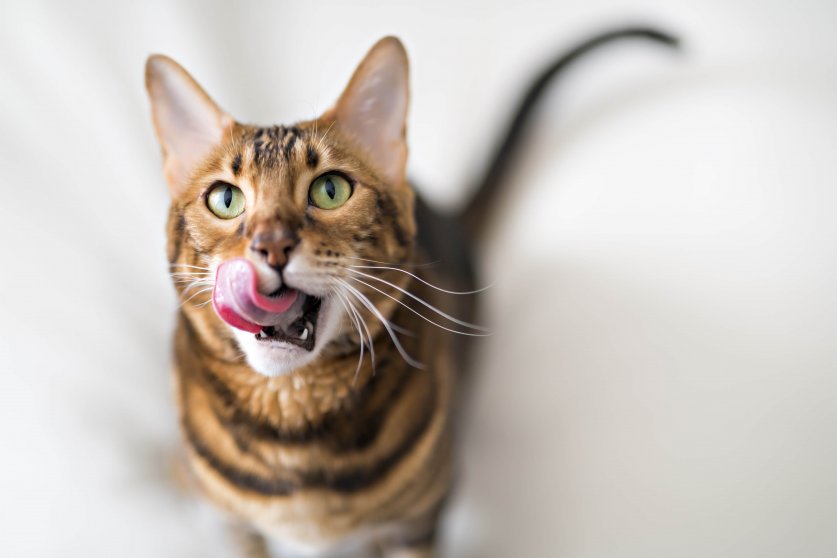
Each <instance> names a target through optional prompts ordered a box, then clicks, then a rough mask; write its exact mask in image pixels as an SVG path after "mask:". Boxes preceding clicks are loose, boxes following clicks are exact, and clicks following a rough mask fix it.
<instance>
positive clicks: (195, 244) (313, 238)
mask: <svg viewBox="0 0 837 558" xmlns="http://www.w3.org/2000/svg"><path fill="white" fill-rule="evenodd" d="M324 171H340V172H341V173H344V174H345V175H347V176H350V177H351V178H352V180H353V181H354V182H355V183H356V184H358V185H362V187H357V188H356V190H355V192H354V194H353V198H357V199H354V201H353V203H354V204H355V205H354V206H353V210H352V211H345V212H338V211H335V212H333V213H329V214H325V215H323V213H322V212H320V214H319V215H316V214H315V212H311V211H308V206H307V189H308V185H309V184H310V183H311V181H312V180H313V179H314V178H316V177H317V176H319V175H320V174H322V173H323V172H324ZM217 181H224V182H228V183H231V184H235V185H237V186H239V187H240V188H242V190H244V191H245V192H247V193H248V195H249V196H251V197H252V198H253V199H256V200H258V201H257V204H256V205H255V207H253V209H252V210H248V212H249V214H247V215H246V217H245V218H244V219H243V220H242V221H241V222H240V224H238V225H234V224H232V223H229V224H228V223H225V222H219V220H218V219H216V218H215V217H213V216H212V215H211V214H209V212H208V211H207V210H206V207H205V206H204V204H203V202H202V197H201V195H202V192H203V191H204V190H205V189H206V188H207V185H210V184H214V183H215V182H217ZM413 203H414V200H413V193H412V190H411V189H410V187H409V186H408V185H407V184H406V183H401V184H389V183H385V182H384V181H383V180H381V179H380V178H379V177H378V175H377V173H376V171H375V170H374V167H373V165H371V164H369V162H368V161H367V160H366V155H365V153H364V152H362V151H359V150H358V149H357V148H356V147H355V146H354V143H353V141H352V139H351V138H350V137H347V136H345V135H344V134H343V132H342V131H341V130H340V128H339V127H338V126H335V125H334V123H333V121H331V120H329V117H328V116H326V117H324V118H323V119H320V120H318V121H311V122H301V123H298V124H296V125H293V126H273V127H254V126H248V125H242V124H237V123H236V124H234V125H233V126H232V127H231V128H230V130H229V131H228V132H227V134H226V136H225V139H224V142H223V143H222V144H221V145H219V146H218V147H217V149H215V150H214V152H213V153H212V154H211V155H210V156H209V157H208V158H207V159H206V160H205V161H204V162H203V163H202V165H201V166H200V168H199V169H198V170H197V171H196V172H195V173H194V175H193V176H192V178H191V180H190V182H189V184H188V185H187V187H185V188H184V189H183V190H182V191H181V192H180V193H179V195H177V196H176V197H174V198H173V201H172V206H171V210H170V215H169V225H168V256H169V261H170V263H171V264H172V265H173V266H179V267H176V268H175V269H191V268H189V267H183V266H196V267H211V266H212V265H215V264H217V263H219V262H221V261H224V260H226V259H228V258H232V257H236V256H239V255H241V254H242V253H244V251H245V250H246V247H247V245H248V244H249V242H250V239H251V236H252V234H253V230H254V228H255V226H256V224H258V223H263V222H265V221H266V220H271V219H275V220H278V221H281V222H282V223H283V224H284V225H285V226H290V227H291V228H292V230H293V231H294V234H295V235H296V236H297V237H298V238H299V244H298V245H297V247H296V248H295V252H302V253H304V254H305V255H306V257H308V258H309V259H311V260H313V261H315V262H316V266H317V267H318V268H319V269H321V270H322V272H323V273H326V274H335V275H337V276H345V275H347V273H346V272H345V268H347V267H348V266H350V265H355V264H358V263H360V262H361V261H362V260H356V259H354V258H364V259H365V260H374V261H382V262H388V263H393V264H394V265H396V266H407V268H408V269H411V268H410V267H409V266H410V265H411V264H412V263H414V261H415V260H416V259H418V258H420V257H421V256H420V252H419V250H418V249H417V247H416V245H415V230H416V226H415V222H414V217H413V213H414V211H413ZM326 218H327V219H328V220H327V221H326V220H325V219H326ZM417 271H421V270H420V269H419V270H417ZM375 273H376V274H378V275H380V276H381V277H382V278H384V279H386V280H388V281H391V282H392V283H393V284H394V285H397V286H398V287H400V288H403V289H405V290H409V291H410V292H412V293H414V294H415V295H417V296H419V297H421V298H423V299H425V300H428V301H430V302H431V303H434V304H439V303H440V301H439V300H438V297H436V296H435V292H434V291H433V290H431V289H429V288H427V287H426V286H425V285H423V284H422V283H420V282H418V281H415V280H414V279H412V277H410V276H409V275H406V274H403V273H398V272H394V271H389V272H387V271H383V272H378V271H376V272H375ZM422 274H423V275H426V273H424V272H422ZM425 278H428V277H425ZM355 286H356V287H357V288H358V289H360V290H361V291H362V292H363V293H364V294H365V295H366V296H367V297H368V298H369V299H370V300H371V301H372V303H373V304H374V305H375V306H376V307H377V308H379V309H380V311H381V313H382V314H383V315H384V316H385V317H386V318H387V319H388V320H389V321H391V322H393V323H395V324H398V326H400V327H401V328H404V329H405V330H409V331H411V332H412V334H410V335H400V336H399V337H400V339H401V343H402V344H403V348H404V350H405V351H406V352H407V353H408V354H409V355H410V356H411V357H413V358H415V359H416V360H418V361H420V362H421V363H423V364H424V365H425V368H424V369H417V368H415V367H413V366H411V365H409V364H408V363H407V362H406V361H405V360H404V358H402V356H401V355H400V354H399V352H398V351H397V350H396V348H395V346H394V345H393V343H392V341H391V340H390V338H389V336H388V335H387V332H386V330H385V329H384V327H382V325H381V322H380V320H378V319H376V317H375V316H373V315H372V314H371V313H370V312H369V311H365V310H361V311H362V312H363V313H362V318H363V320H364V322H365V323H366V324H367V326H368V328H369V331H370V335H371V337H372V338H373V340H374V341H373V343H374V351H375V362H374V365H373V362H372V359H371V356H370V353H369V349H368V348H367V350H366V352H365V356H364V358H363V360H362V362H361V366H360V368H359V369H358V355H359V351H360V339H359V337H358V335H357V332H356V330H355V329H354V327H353V326H352V322H351V321H349V320H348V319H347V320H346V321H345V322H344V323H343V324H342V326H341V327H342V329H341V332H340V334H339V335H337V336H336V337H335V339H334V341H333V342H332V343H331V344H330V345H329V346H328V347H326V348H325V349H324V350H323V353H322V354H321V355H320V356H319V357H318V358H317V359H316V360H315V361H314V362H312V363H310V364H308V365H306V366H304V367H302V368H300V369H297V370H294V371H293V373H292V374H289V375H284V376H277V377H266V376H263V375H260V374H257V373H255V372H254V371H253V370H252V369H251V368H250V367H249V366H248V364H247V362H246V360H245V359H244V358H243V355H242V354H241V352H240V348H239V347H238V345H237V344H236V340H235V338H234V336H233V335H232V333H231V331H230V329H229V327H228V326H227V325H226V324H224V323H223V322H222V321H221V320H220V319H219V318H218V317H217V315H216V314H215V312H214V310H213V308H212V306H211V305H210V304H208V302H209V300H210V296H211V292H209V291H208V290H207V291H206V292H203V293H200V294H198V295H197V296H194V293H193V291H194V289H191V290H190V289H189V288H188V286H187V285H186V284H185V283H183V282H177V283H176V288H177V289H178V292H179V294H180V296H181V299H182V300H184V301H188V302H186V303H184V304H183V305H182V306H181V309H180V312H179V317H178V325H177V330H176V333H175V363H174V376H175V380H176V382H175V384H176V393H177V396H176V398H177V402H178V406H179V410H180V422H181V428H182V432H183V437H184V440H185V444H186V447H187V450H188V455H189V460H190V463H191V466H192V470H193V472H194V473H195V476H196V478H197V480H198V484H199V486H200V487H201V490H202V491H203V493H204V494H205V495H206V496H207V497H208V498H209V499H210V500H212V501H213V502H214V503H216V504H217V505H218V506H220V507H221V508H222V509H224V510H226V511H227V512H229V513H230V514H231V515H232V516H233V517H235V518H236V520H237V521H239V522H241V523H243V524H245V525H249V526H250V529H255V530H256V531H257V532H260V533H264V534H267V535H270V536H273V537H276V538H278V539H280V540H283V541H289V542H291V543H292V544H293V545H300V546H303V547H314V548H317V547H322V548H327V547H328V546H330V545H339V544H340V543H341V542H342V541H352V540H356V539H358V538H361V539H366V540H368V541H369V542H373V543H375V544H377V545H380V546H381V547H382V548H384V549H388V551H391V552H403V551H404V549H410V551H411V552H418V553H419V555H426V554H427V553H429V552H430V549H431V548H432V547H431V544H430V543H431V541H432V540H433V537H434V534H435V522H436V518H437V516H438V514H439V511H440V509H441V505H442V503H443V501H444V499H445V497H446V495H447V493H448V491H449V488H450V481H451V478H452V475H453V468H452V459H451V457H452V452H451V445H452V440H451V424H450V422H451V421H450V410H451V408H452V401H453V397H454V393H455V389H456V386H455V375H454V369H453V367H452V364H451V362H450V355H451V353H452V352H451V350H450V348H449V345H450V343H451V340H450V339H449V337H448V334H447V333H446V332H444V331H442V330H440V329H438V328H435V327H433V326H431V325H429V324H428V323H427V322H425V321H423V320H422V319H421V318H420V317H418V316H417V315H415V314H413V313H412V312H411V311H409V310H407V309H406V308H405V307H404V306H402V305H400V304H398V303H397V302H396V301H401V302H404V303H405V304H407V301H409V300H410V299H406V300H404V299H405V298H406V297H405V296H404V295H403V294H402V293H401V292H399V291H398V290H395V289H393V288H390V287H386V286H384V285H383V284H381V285H379V286H383V287H384V288H383V289H382V290H384V291H385V292H386V293H387V294H388V295H389V296H391V297H392V298H394V299H395V300H392V299H391V298H389V297H388V296H385V295H383V294H381V293H379V292H377V291H375V290H373V289H371V288H368V287H366V286H364V285H363V284H361V283H355ZM198 292H199V291H198ZM190 297H191V298H190ZM253 537H254V536H253V534H252V532H250V533H249V534H248V536H247V537H245V540H246V541H248V543H247V545H248V546H249V547H251V548H260V546H259V545H258V544H256V543H254V542H253Z"/></svg>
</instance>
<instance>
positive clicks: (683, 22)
mask: <svg viewBox="0 0 837 558" xmlns="http://www.w3.org/2000/svg"><path fill="white" fill-rule="evenodd" d="M631 21H651V22H657V23H659V24H660V25H662V26H664V27H666V28H669V29H672V30H674V31H676V32H678V33H680V34H681V35H682V36H683V37H684V38H685V40H686V42H687V52H686V54H684V55H683V56H679V57H678V56H671V55H667V54H665V53H662V52H660V51H659V50H658V49H654V48H648V47H644V46H640V45H634V46H627V45H626V46H624V47H616V48H614V49H611V50H609V51H608V52H607V53H601V54H600V55H596V56H595V57H593V58H591V59H590V60H588V61H587V63H585V64H584V65H583V67H579V68H577V69H576V70H575V71H573V73H572V75H569V76H567V79H566V80H565V81H564V82H562V83H561V84H560V85H559V86H557V87H556V88H554V89H552V90H551V92H550V94H549V98H548V99H547V101H546V102H545V103H544V105H543V107H542V108H541V110H539V112H538V122H537V125H536V126H535V128H534V129H533V130H532V133H531V134H530V135H529V136H528V138H527V143H528V149H527V150H526V153H525V155H524V156H523V157H522V158H521V161H520V164H519V165H518V167H517V169H516V170H515V173H514V180H513V183H514V184H512V185H510V186H509V191H510V192H513V195H509V196H508V197H507V203H505V204H504V211H503V213H502V215H501V216H500V217H499V219H498V222H497V226H496V227H495V228H494V229H493V231H492V235H491V238H489V239H487V241H486V243H485V246H484V258H483V262H484V265H483V269H484V275H485V279H486V282H489V281H493V282H495V283H496V287H495V288H494V289H493V290H492V291H491V292H490V293H489V294H488V295H487V296H486V298H485V300H486V303H487V309H488V318H489V321H490V322H491V323H493V325H494V326H495V327H496V329H497V331H498V334H497V335H496V336H495V337H493V338H492V339H491V340H490V341H489V342H488V343H485V344H484V345H483V349H482V351H481V353H480V358H479V361H480V363H481V365H480V370H479V374H480V376H481V379H480V382H479V384H478V385H477V387H476V391H475V393H474V394H473V396H474V399H473V408H472V409H471V413H470V422H469V427H468V429H467V436H466V442H465V444H464V447H463V452H464V457H465V468H464V474H463V482H462V484H461V486H460V490H459V491H458V493H457V497H456V499H455V501H454V504H453V506H452V508H451V511H450V514H449V516H448V521H447V523H446V537H445V551H446V552H445V555H446V556H466V557H477V556H479V557H509V556H525V557H553V556H560V557H566V558H593V557H595V558H607V557H614V558H633V557H637V558H639V557H658V556H659V557H671V556H677V557H679V558H683V557H708V556H713V557H715V556H717V557H734V558H747V557H765V556H770V557H785V556H787V557H791V556H793V557H797V556H805V557H807V558H815V557H827V556H834V555H837V529H835V518H837V475H835V469H837V467H835V466H837V435H835V434H837V432H836V431H837V405H835V400H836V399H837V379H835V377H836V376H837V374H835V373H837V349H835V343H834V339H835V333H837V317H835V316H837V313H836V312H835V311H837V297H836V296H835V287H834V286H835V282H837V263H835V255H837V224H835V219H834V217H833V215H834V207H835V203H837V185H836V184H837V183H836V182H835V179H837V169H835V163H834V154H835V147H837V103H835V99H837V40H835V38H834V25H835V21H837V5H835V4H834V3H833V2H829V1H828V0H820V1H817V0H804V1H801V0H800V1H797V2H793V3H791V2H777V1H773V0H771V1H762V2H755V1H747V0H735V1H732V0H727V1H720V0H683V1H680V2H671V1H667V2H663V1H662V0H637V1H635V2H631V3H626V2H620V1H614V0H590V1H588V2H575V3H570V2H566V1H555V2H535V1H531V0H523V1H517V2H509V1H504V2H451V1H448V2H435V1H434V2H428V1H422V2H418V1H414V2H386V3H383V2H382V3H377V2H370V1H367V2H334V3H315V2H311V3H307V2H239V3H232V2H230V3H221V2H197V1H195V2H184V3H173V2H172V3H168V2H166V3H163V2H159V3H156V2H143V3H140V2H136V3H123V4H121V5H118V4H117V3H115V2H105V1H104V0H97V1H92V0H91V1H87V2H58V1H56V2H53V3H52V4H49V3H45V2H18V3H16V4H11V3H3V4H2V7H0V84H2V85H0V165H2V166H0V171H2V172H0V177H1V178H0V181H1V182H2V183H0V193H2V195H1V196H0V202H1V205H0V208H2V210H0V239H2V253H3V260H2V264H0V265H2V273H0V293H2V310H0V371H1V372H2V377H1V379H0V428H2V430H0V435H1V436H2V437H0V448H2V450H0V525H2V527H0V555H2V556H10V557H17V556H26V557H29V556H37V557H40V556H57V555H61V556H68V557H70V556H117V555H118V556H123V557H134V556H136V557H140V556H142V557H148V556H155V557H168V556H171V557H182V556H194V557H198V556H200V557H206V556H219V557H220V556H227V555H230V554H229V549H228V547H227V546H225V543H224V538H223V536H222V533H221V531H220V530H219V528H218V523H217V522H216V521H215V520H214V519H212V517H211V514H209V513H207V512H206V511H205V510H204V511H202V508H201V507H200V506H198V505H196V504H194V503H193V502H191V501H189V500H186V499H183V498H181V497H180V496H178V495H177V494H175V493H173V492H172V491H171V490H170V488H169V487H168V486H167V484H166V478H167V474H168V473H167V471H166V460H167V456H168V455H169V453H171V451H172V450H173V448H175V447H176V445H177V433H176V429H175V422H176V421H175V417H174V412H173V409H172V404H171V397H170V393H169V377H168V371H167V361H168V337H169V332H170V329H171V327H172V316H173V312H174V308H175V305H176V303H175V300H174V297H173V296H172V292H171V289H170V287H169V285H168V281H167V277H166V267H165V258H164V255H163V247H164V239H163V223H164V218H165V211H166V204H167V197H166V192H165V186H164V184H163V180H162V175H161V171H160V164H159V162H160V161H159V152H158V147H157V145H156V142H155V140H154V138H153V134H152V131H151V126H150V124H149V118H148V105H147V101H146V99H145V93H144V90H143V86H142V67H143V62H144V59H145V57H146V56H147V55H148V54H149V53H151V52H164V53H167V54H170V55H172V56H173V57H175V58H176V59H177V60H179V61H180V62H181V63H183V64H184V65H185V66H186V67H187V68H188V69H189V70H190V71H191V72H193V73H194V75H195V76H197V78H198V79H199V80H200V81H201V82H202V83H203V84H204V85H205V86H206V87H207V89H208V90H209V91H210V93H211V94H212V95H213V96H214V97H215V99H216V100H217V101H218V102H219V103H220V104H221V105H222V106H224V107H225V108H227V109H228V110H229V111H230V112H231V113H232V114H234V115H236V116H237V117H238V118H239V119H242V120H245V121H255V122H262V123H272V122H288V121H292V120H295V119H299V118H307V117H311V116H313V115H315V114H316V113H318V112H319V111H321V110H323V109H325V108H326V107H327V106H328V105H329V103H330V102H331V101H332V100H333V99H334V98H335V97H336V95H337V94H338V92H339V91H340V90H341V88H342V87H343V85H344V83H345V81H346V80H347V79H348V77H349V75H350V73H351V71H352V69H353V68H354V65H355V64H356V63H357V62H358V61H359V59H360V57H361V56H362V55H363V53H364V52H365V51H366V49H367V48H368V47H369V46H370V45H371V44H372V43H373V42H374V41H375V40H376V39H378V38H379V37H380V36H383V35H385V34H397V35H399V36H400V37H402V38H403V39H404V41H405V43H406V45H407V48H408V50H409V52H410V54H411V57H412V63H413V66H412V77H413V103H412V116H411V128H410V140H411V160H410V169H411V175H412V176H414V177H415V178H416V179H417V182H418V183H419V184H420V186H421V187H422V189H423V190H424V191H425V192H426V193H427V194H428V195H429V196H430V197H431V198H432V199H433V200H435V201H436V202H437V203H439V204H442V205H445V204H449V205H455V204H458V203H460V202H461V201H462V200H464V199H465V198H466V197H467V195H468V192H467V191H466V190H467V188H466V186H467V184H470V183H472V181H473V179H474V177H475V176H477V175H478V174H479V170H481V168H482V166H481V165H483V164H484V162H485V160H486V156H487V154H488V152H489V151H490V148H491V146H492V145H493V142H494V141H496V138H497V134H498V133H499V130H500V129H501V127H502V125H503V124H504V122H505V118H506V117H507V115H508V112H509V109H510V107H511V106H512V104H513V102H514V101H515V100H516V94H517V93H519V91H520V90H521V87H522V84H523V83H524V81H525V80H526V79H527V78H528V77H529V76H531V75H532V74H533V72H534V71H535V69H536V68H538V67H539V66H540V65H541V64H542V63H543V62H544V61H546V60H548V59H550V57H551V56H553V54H554V53H555V52H557V51H558V50H560V49H561V48H562V47H564V46H568V45H570V44H572V43H573V42H574V41H575V40H576V39H579V38H581V37H584V36H586V35H588V34H589V33H590V32H592V31H595V30H598V29H602V28H605V27H608V26H609V25H612V24H620V23H625V22H631Z"/></svg>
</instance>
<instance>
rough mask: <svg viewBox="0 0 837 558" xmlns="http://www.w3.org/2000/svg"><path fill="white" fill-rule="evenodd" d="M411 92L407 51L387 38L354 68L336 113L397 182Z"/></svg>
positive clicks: (401, 169)
mask: <svg viewBox="0 0 837 558" xmlns="http://www.w3.org/2000/svg"><path fill="white" fill-rule="evenodd" d="M409 96H410V92H409V76H408V63H407V52H406V51H405V50H404V46H403V45H402V44H401V41H399V40H398V39H396V38H395V37H385V38H383V39H381V40H380V41H378V42H377V43H375V46H373V47H372V49H371V50H370V51H369V53H368V54H367V55H366V57H365V58H364V59H363V61H362V62H361V63H360V65H359V66H358V68H357V70H355V73H354V75H353V76H352V79H351V81H350V82H349V85H348V86H347V87H346V89H345V90H344V91H343V94H342V95H341V96H340V99H339V100H338V101H337V105H335V107H334V109H333V113H332V114H333V116H334V117H335V118H336V119H337V123H338V125H339V126H340V128H341V129H342V130H343V131H346V132H348V133H349V134H350V135H351V136H353V137H354V138H355V139H356V140H357V141H358V143H359V144H360V145H361V147H363V148H364V149H366V151H367V152H368V153H369V155H370V156H371V158H370V162H371V163H372V164H373V165H375V167H376V168H378V169H379V170H381V171H382V172H383V173H384V174H383V176H384V178H386V179H388V180H389V181H390V182H392V183H396V184H397V183H400V182H401V181H403V180H404V171H405V166H406V164H407V139H406V128H407V105H408V102H409Z"/></svg>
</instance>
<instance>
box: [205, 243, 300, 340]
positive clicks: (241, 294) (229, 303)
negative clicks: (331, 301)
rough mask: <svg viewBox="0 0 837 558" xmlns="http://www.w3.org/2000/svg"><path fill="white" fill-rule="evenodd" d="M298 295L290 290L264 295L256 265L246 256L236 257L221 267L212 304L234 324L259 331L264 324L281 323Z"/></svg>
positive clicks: (252, 331) (237, 326)
mask: <svg viewBox="0 0 837 558" xmlns="http://www.w3.org/2000/svg"><path fill="white" fill-rule="evenodd" d="M298 294H299V292H298V291H296V290H294V289H286V290H285V292H283V293H282V294H281V295H279V296H276V297H272V296H264V295H263V294H262V293H260V292H259V290H258V281H257V276H256V268H255V267H253V264H252V263H250V262H249V261H247V260H245V259H244V258H236V259H234V260H229V261H226V262H224V263H222V264H221V265H220V266H219V267H218V272H217V273H216V274H215V290H214V291H213V292H212V306H213V307H215V311H216V312H218V315H219V316H220V317H221V319H222V320H224V321H225V322H227V323H228V324H230V325H231V326H233V327H235V328H238V329H243V330H244V331H249V332H250V333H258V332H259V331H260V330H261V329H262V326H271V325H276V324H278V323H279V321H280V320H279V314H281V313H283V312H285V311H286V310H287V309H288V308H290V307H291V305H292V304H293V303H294V301H295V300H296V297H297V295H298Z"/></svg>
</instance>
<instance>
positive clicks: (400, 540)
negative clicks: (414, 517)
mask: <svg viewBox="0 0 837 558" xmlns="http://www.w3.org/2000/svg"><path fill="white" fill-rule="evenodd" d="M437 523H438V512H437V513H433V514H431V516H429V517H426V518H423V519H422V520H419V521H414V522H411V523H409V524H406V525H403V526H401V527H400V528H399V529H398V531H397V532H396V534H394V535H391V536H389V537H387V538H385V539H382V540H381V541H379V547H380V551H381V555H382V556H383V558H433V556H436V530H437Z"/></svg>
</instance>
